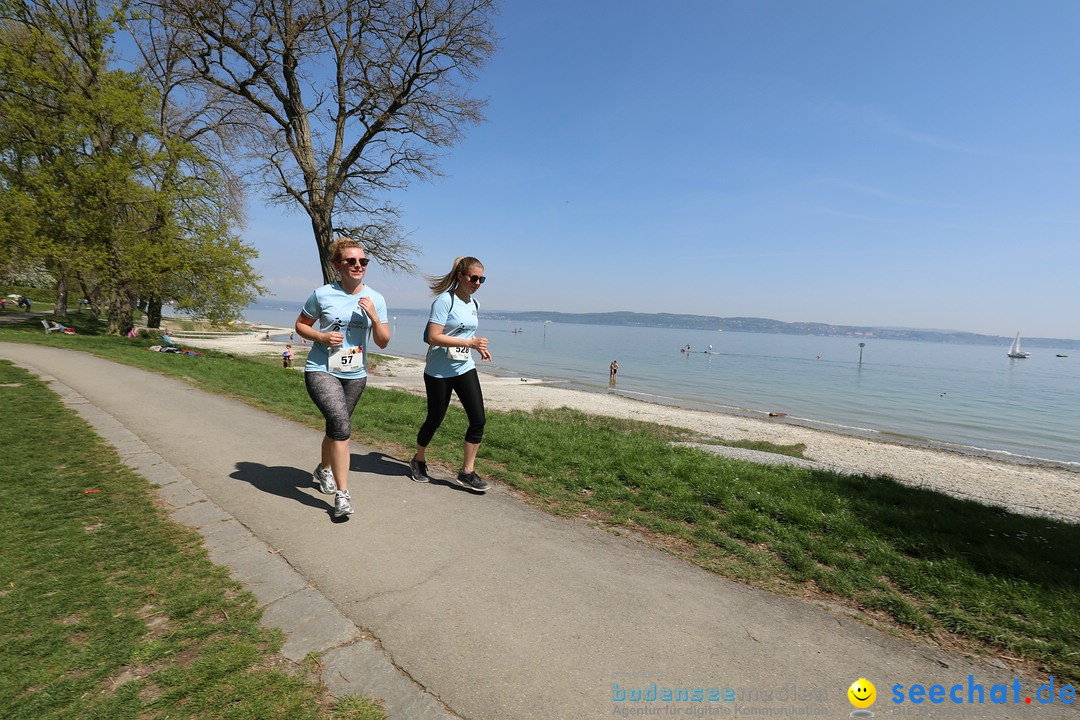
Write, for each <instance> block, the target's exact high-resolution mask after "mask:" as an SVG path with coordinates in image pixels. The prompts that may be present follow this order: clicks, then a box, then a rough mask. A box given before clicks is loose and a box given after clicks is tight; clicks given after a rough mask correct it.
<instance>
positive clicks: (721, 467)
mask: <svg viewBox="0 0 1080 720" xmlns="http://www.w3.org/2000/svg"><path fill="white" fill-rule="evenodd" d="M16 337H21V338H23V339H27V340H31V341H33V342H41V343H47V344H49V345H58V346H70V345H72V343H71V341H72V340H76V341H77V342H78V343H79V346H80V347H82V348H84V349H88V350H90V351H92V352H95V353H98V354H101V355H103V356H105V357H109V358H111V359H114V360H117V361H120V362H126V363H128V364H132V365H138V366H140V367H144V368H148V369H152V370H155V371H158V372H163V373H166V374H170V375H173V376H176V377H180V378H182V379H184V380H185V381H187V382H190V383H191V384H193V385H194V386H196V387H200V388H203V389H206V390H209V391H212V392H220V393H225V394H228V395H231V396H233V397H237V398H240V399H242V400H245V401H246V402H249V403H251V404H252V405H255V406H256V407H260V408H263V409H266V410H268V411H270V412H275V413H278V414H281V415H283V416H286V417H289V418H292V419H294V420H297V421H299V422H303V423H307V424H309V425H311V426H313V427H321V425H322V419H321V417H320V416H319V415H318V412H317V411H316V410H315V408H314V407H313V406H312V404H311V403H310V401H309V400H308V398H307V395H306V393H305V391H304V387H303V379H302V377H301V373H299V372H285V371H282V370H281V369H280V368H279V367H277V365H276V360H275V359H273V358H267V359H249V358H239V357H231V356H226V355H218V354H214V353H207V356H206V357H205V358H201V359H196V358H187V357H183V356H170V355H162V354H159V353H148V352H146V351H144V350H141V349H140V348H139V346H138V345H137V344H133V343H132V342H131V341H125V340H121V339H117V338H97V337H84V336H77V337H75V338H71V337H66V338H55V337H46V336H45V335H44V334H43V333H36V334H34V333H28V334H20V333H19V332H18V331H16V330H0V339H15V338H16ZM488 415H489V417H488V426H487V430H486V432H485V437H484V443H483V445H482V447H481V450H480V458H479V465H480V471H481V473H485V474H487V475H489V476H492V477H495V478H498V479H499V480H501V481H502V482H504V483H506V484H507V485H509V486H511V487H513V488H515V489H516V490H518V491H520V492H521V493H522V494H523V496H524V497H526V498H528V499H529V500H530V501H531V502H533V503H535V504H537V505H538V506H541V507H543V508H545V509H547V510H549V511H550V512H554V513H558V514H561V515H568V516H580V517H584V518H588V519H589V520H591V521H594V522H599V523H601V524H603V525H605V526H610V527H624V528H629V529H631V530H634V531H638V532H641V533H644V534H646V535H648V536H650V537H652V538H654V539H655V540H656V541H658V542H660V543H662V544H663V545H664V546H665V547H667V548H669V549H670V550H671V551H672V552H675V553H678V554H681V555H684V556H686V557H688V558H690V559H692V560H693V561H694V562H696V563H698V564H700V565H701V566H703V567H705V568H708V569H710V570H712V571H714V572H717V573H720V574H723V575H725V576H727V577H731V578H735V579H737V580H741V581H743V582H746V583H749V584H752V585H755V586H758V587H763V588H767V589H771V590H774V591H777V592H783V593H789V594H797V595H803V596H813V597H823V598H825V599H827V600H830V601H833V602H837V603H840V604H843V605H845V606H847V607H849V608H851V609H852V610H853V611H854V612H855V613H856V614H859V615H861V616H862V617H863V618H864V619H866V620H867V621H869V622H873V623H875V624H877V625H879V626H882V625H884V626H886V627H888V628H892V629H894V630H895V631H896V632H899V633H901V634H916V635H920V636H924V637H928V638H931V639H934V640H937V641H939V642H944V643H945V644H947V645H954V644H959V645H961V646H965V647H973V648H980V649H983V650H986V651H990V652H995V653H998V654H1001V655H1005V656H1007V657H1009V658H1014V660H1011V661H1010V662H1012V663H1013V664H1018V663H1017V661H1016V660H1015V659H1019V660H1020V661H1022V662H1021V663H1020V664H1023V665H1024V666H1025V667H1027V668H1028V669H1031V670H1036V671H1044V672H1047V673H1053V674H1055V675H1056V676H1057V677H1058V678H1059V679H1060V680H1061V681H1062V682H1076V681H1077V680H1080V568H1078V566H1080V560H1078V559H1077V556H1076V548H1077V547H1080V527H1078V526H1076V525H1072V524H1068V523H1062V522H1056V521H1053V520H1048V519H1040V518H1031V517H1027V516H1021V515H1016V514H1012V513H1009V512H1007V511H1004V510H1001V509H998V508H992V507H986V506H983V505H979V504H977V503H974V502H968V501H962V500H957V499H953V498H950V497H947V496H945V495H941V494H938V493H935V492H931V491H927V490H920V489H915V488H910V487H905V486H903V485H900V484H899V483H897V482H895V481H893V480H891V479H889V478H887V477H851V476H845V475H840V474H836V473H831V472H824V471H818V470H810V469H805V468H794V467H777V466H765V465H754V464H751V463H746V462H741V461H736V460H730V459H726V458H721V457H717V456H714V455H711V454H709V453H706V452H703V451H700V450H695V449H692V448H684V447H674V446H672V445H671V442H672V441H680V440H695V439H699V438H694V437H692V434H691V433H690V432H689V431H684V430H680V429H676V428H670V427H663V426H658V425H651V424H646V423H640V422H634V421H627V420H617V419H612V418H605V417H596V416H590V415H586V414H584V413H580V412H576V411H572V410H568V409H565V408H564V409H553V410H539V411H535V412H528V413H526V412H489V414H488ZM423 416H424V400H423V399H422V398H419V397H415V396H412V395H409V394H407V393H401V392H390V391H380V390H378V389H375V388H370V389H369V390H368V391H367V392H366V393H365V396H364V399H363V400H362V401H361V407H360V409H359V410H358V412H357V414H356V416H355V420H356V422H355V426H356V427H355V432H354V439H356V440H358V441H360V442H366V443H369V444H373V445H375V446H378V447H381V448H383V449H385V450H387V451H388V452H391V453H398V454H400V455H401V456H402V457H407V453H408V452H409V451H410V448H411V446H412V443H413V442H414V438H415V433H416V428H418V427H419V425H420V423H421V422H422V420H423ZM465 426H466V419H465V417H464V413H463V412H461V411H460V409H458V408H456V407H452V408H451V410H450V412H449V413H448V415H447V419H446V421H445V422H444V424H443V427H442V428H441V429H440V431H439V433H438V435H437V436H436V439H435V443H434V444H433V447H432V448H431V449H430V450H429V459H431V460H434V461H436V462H438V461H442V462H444V463H446V464H452V463H453V462H455V461H456V460H457V459H458V456H459V453H460V438H461V437H462V436H463V434H464V431H465ZM788 451H789V452H791V453H793V454H798V451H799V448H798V447H795V448H789V449H788Z"/></svg>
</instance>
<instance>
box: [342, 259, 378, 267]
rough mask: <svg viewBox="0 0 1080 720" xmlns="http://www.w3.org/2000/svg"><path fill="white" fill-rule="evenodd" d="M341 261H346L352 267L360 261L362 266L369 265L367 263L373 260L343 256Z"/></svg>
mask: <svg viewBox="0 0 1080 720" xmlns="http://www.w3.org/2000/svg"><path fill="white" fill-rule="evenodd" d="M341 262H343V263H345V264H346V265H348V266H349V267H352V266H353V265H355V264H356V263H360V267H367V264H368V263H369V262H371V261H370V260H368V259H367V258H341Z"/></svg>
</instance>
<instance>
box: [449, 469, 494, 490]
mask: <svg viewBox="0 0 1080 720" xmlns="http://www.w3.org/2000/svg"><path fill="white" fill-rule="evenodd" d="M457 484H458V485H460V486H461V487H463V488H468V489H469V490H474V491H476V492H487V490H488V488H490V487H491V485H489V484H488V482H487V480H485V479H484V478H482V477H480V476H479V475H477V474H476V472H475V471H473V472H468V473H466V472H460V471H459V472H458V474H457Z"/></svg>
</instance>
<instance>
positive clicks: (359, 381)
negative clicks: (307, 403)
mask: <svg viewBox="0 0 1080 720" xmlns="http://www.w3.org/2000/svg"><path fill="white" fill-rule="evenodd" d="M304 386H305V387H306V388H307V394H308V395H309V396H311V400H312V402H314V403H315V407H317V408H319V412H321V413H322V414H323V417H325V418H326V437H328V438H330V439H331V440H348V439H349V436H350V435H351V434H352V414H353V410H355V409H356V403H358V402H360V396H361V395H363V394H364V388H365V387H367V378H366V377H362V378H356V379H355V380H346V379H345V378H339V377H334V376H333V375H331V374H330V373H328V372H306V373H304Z"/></svg>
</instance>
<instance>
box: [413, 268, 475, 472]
mask: <svg viewBox="0 0 1080 720" xmlns="http://www.w3.org/2000/svg"><path fill="white" fill-rule="evenodd" d="M428 279H429V280H430V281H431V284H430V287H431V292H432V293H433V294H434V295H435V302H433V303H432V304H431V313H430V314H429V315H428V324H427V332H426V333H425V335H426V340H427V343H428V345H429V347H428V354H427V364H426V366H425V367H424V387H425V388H426V389H427V418H426V419H425V420H424V424H423V425H422V426H421V427H420V432H419V433H417V435H416V455H415V456H414V457H413V459H412V460H411V461H410V462H409V470H410V471H411V473H412V479H413V480H415V481H416V482H429V481H430V480H431V478H430V476H428V473H427V456H426V453H427V448H428V445H430V444H431V439H432V438H433V437H434V436H435V431H436V430H438V429H439V425H441V424H442V421H443V418H444V417H446V409H447V408H448V407H449V406H450V394H451V393H457V396H458V400H460V401H461V405H462V407H464V408H465V414H466V416H467V417H468V418H469V428H468V430H466V431H465V447H464V450H463V453H462V455H463V459H462V463H461V470H460V471H459V472H458V474H457V477H456V478H453V479H452V480H451V482H453V483H454V484H456V485H459V486H461V487H463V488H466V489H468V490H472V491H474V492H478V493H482V492H485V491H487V489H488V488H489V487H490V485H488V483H487V482H486V481H485V480H484V479H483V478H481V477H480V476H479V475H477V474H476V469H475V467H474V463H475V462H476V453H477V451H478V450H479V449H480V441H481V440H482V439H483V437H484V424H485V422H486V420H487V418H486V415H485V413H484V394H483V392H482V391H481V389H480V378H479V376H478V375H477V372H476V363H475V362H473V357H472V353H471V351H472V350H476V351H477V352H478V353H480V358H481V359H482V360H483V361H484V362H488V361H490V360H491V354H490V353H489V352H488V349H487V344H488V341H487V338H484V337H479V336H477V335H476V328H477V321H478V311H479V305H478V304H477V302H476V300H474V299H473V293H475V292H476V291H477V290H479V289H480V286H481V285H483V284H484V281H485V280H486V279H487V278H486V277H485V276H484V266H483V264H482V263H481V262H480V261H479V260H477V259H476V258H474V257H459V258H457V259H455V260H454V265H453V267H452V268H451V269H450V272H448V273H447V274H446V275H443V276H441V277H434V276H429V277H428Z"/></svg>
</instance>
